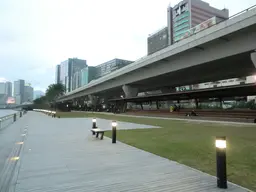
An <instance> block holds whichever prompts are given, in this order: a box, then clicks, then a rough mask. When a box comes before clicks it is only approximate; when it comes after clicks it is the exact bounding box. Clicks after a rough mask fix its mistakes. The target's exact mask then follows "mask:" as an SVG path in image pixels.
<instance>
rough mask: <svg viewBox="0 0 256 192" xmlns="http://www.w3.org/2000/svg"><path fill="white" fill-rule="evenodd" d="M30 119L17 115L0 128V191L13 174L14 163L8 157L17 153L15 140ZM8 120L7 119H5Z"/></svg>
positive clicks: (18, 139)
mask: <svg viewBox="0 0 256 192" xmlns="http://www.w3.org/2000/svg"><path fill="white" fill-rule="evenodd" d="M28 120H30V119H29V117H27V116H26V115H24V116H23V117H22V118H19V117H18V116H17V121H16V122H15V123H11V124H9V125H8V126H7V125H6V126H4V127H2V128H1V129H0V191H1V192H4V189H3V188H4V187H6V186H3V185H6V183H8V182H9V180H10V179H11V177H12V175H13V170H14V168H15V165H14V164H13V163H12V162H10V161H9V160H8V159H9V157H11V155H13V154H17V151H16V149H17V146H16V144H15V143H16V142H17V141H20V139H21V134H22V133H23V130H24V128H25V126H26V124H27V121H28ZM7 121H9V120H7Z"/></svg>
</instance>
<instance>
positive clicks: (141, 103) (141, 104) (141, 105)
mask: <svg viewBox="0 0 256 192" xmlns="http://www.w3.org/2000/svg"><path fill="white" fill-rule="evenodd" d="M140 107H141V110H143V102H140Z"/></svg>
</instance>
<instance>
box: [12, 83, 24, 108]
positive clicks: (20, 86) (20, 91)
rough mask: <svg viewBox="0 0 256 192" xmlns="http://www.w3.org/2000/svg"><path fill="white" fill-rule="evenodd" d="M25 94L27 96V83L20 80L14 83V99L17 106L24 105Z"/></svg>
mask: <svg viewBox="0 0 256 192" xmlns="http://www.w3.org/2000/svg"><path fill="white" fill-rule="evenodd" d="M24 94H25V81H24V80H22V79H19V80H17V81H14V94H13V95H14V98H15V102H16V104H22V103H23V102H24Z"/></svg>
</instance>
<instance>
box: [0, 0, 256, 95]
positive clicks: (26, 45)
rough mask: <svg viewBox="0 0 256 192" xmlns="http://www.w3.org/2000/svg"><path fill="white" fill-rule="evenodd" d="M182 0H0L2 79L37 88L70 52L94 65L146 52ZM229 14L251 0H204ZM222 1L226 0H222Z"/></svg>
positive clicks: (42, 87) (46, 82) (52, 75)
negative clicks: (169, 10) (172, 8)
mask: <svg viewBox="0 0 256 192" xmlns="http://www.w3.org/2000/svg"><path fill="white" fill-rule="evenodd" d="M179 1H180V0H0V80H1V79H7V80H9V81H14V80H17V79H25V81H26V82H30V83H31V84H32V86H34V87H35V89H40V90H45V88H46V87H47V86H48V85H49V84H50V83H53V82H54V79H55V66H56V65H57V64H59V63H60V62H61V61H64V60H66V59H67V58H70V57H78V58H81V59H86V60H87V63H88V64H89V65H92V66H93V65H98V64H100V63H103V62H105V61H108V60H111V59H113V58H121V59H127V60H136V59H138V58H140V57H142V56H144V55H146V50H147V45H146V42H147V41H146V40H147V36H148V34H150V33H152V32H154V31H156V30H158V29H159V28H162V27H164V26H166V25H167V14H166V10H167V7H168V5H169V4H170V3H171V5H175V4H176V3H178V2H179ZM206 1H207V2H209V3H210V4H211V5H212V6H214V7H217V8H219V9H223V8H228V9H229V10H230V15H233V14H235V13H237V12H239V11H242V10H244V9H246V8H248V7H250V6H252V5H254V4H256V2H255V0H206ZM224 2H225V3H224Z"/></svg>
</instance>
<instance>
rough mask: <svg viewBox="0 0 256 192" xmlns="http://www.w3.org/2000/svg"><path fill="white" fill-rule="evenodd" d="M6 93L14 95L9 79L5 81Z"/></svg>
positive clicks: (10, 95)
mask: <svg viewBox="0 0 256 192" xmlns="http://www.w3.org/2000/svg"><path fill="white" fill-rule="evenodd" d="M5 93H6V94H7V97H12V83H11V82H9V81H7V82H6V83H5Z"/></svg>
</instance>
